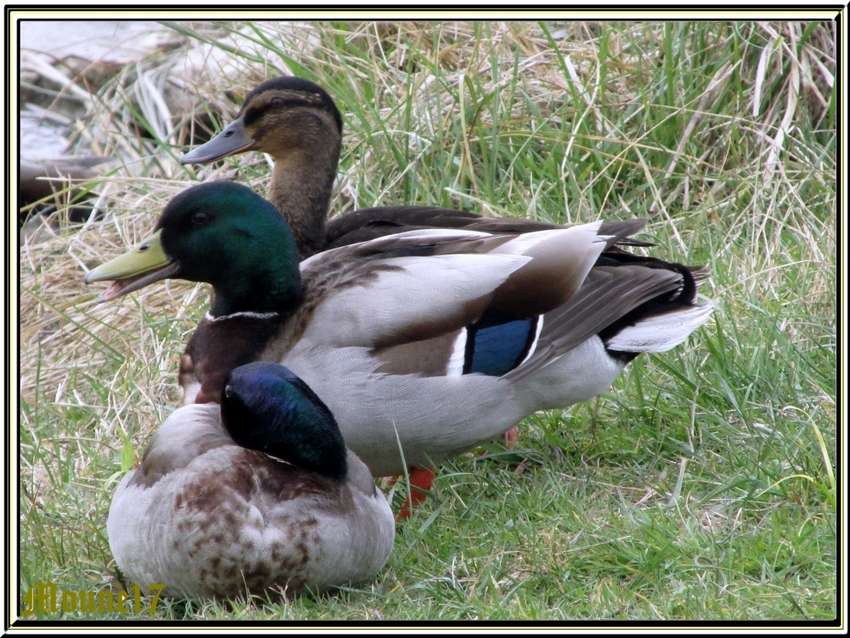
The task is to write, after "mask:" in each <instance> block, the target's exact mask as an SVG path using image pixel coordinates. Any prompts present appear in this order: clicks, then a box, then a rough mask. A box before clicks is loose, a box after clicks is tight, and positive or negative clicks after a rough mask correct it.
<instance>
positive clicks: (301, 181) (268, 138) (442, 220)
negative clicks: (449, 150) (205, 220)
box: [181, 76, 559, 259]
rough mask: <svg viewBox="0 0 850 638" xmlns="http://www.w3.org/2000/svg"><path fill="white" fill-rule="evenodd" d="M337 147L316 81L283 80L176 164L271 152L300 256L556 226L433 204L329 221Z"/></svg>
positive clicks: (337, 134)
mask: <svg viewBox="0 0 850 638" xmlns="http://www.w3.org/2000/svg"><path fill="white" fill-rule="evenodd" d="M341 144H342V115H340V112H339V109H338V108H337V106H336V104H335V103H334V101H333V99H331V96H330V95H328V93H327V92H326V91H325V90H324V89H322V88H321V87H320V86H318V85H317V84H314V83H313V82H310V81H308V80H304V79H301V78H297V77H289V76H287V77H279V78H274V79H272V80H268V81H266V82H263V83H262V84H260V85H259V86H258V87H256V88H255V89H254V90H253V91H251V92H250V93H249V94H248V96H247V97H246V98H245V102H244V104H243V105H242V109H241V111H240V112H239V117H237V118H236V120H234V121H233V122H231V123H230V124H229V125H228V126H227V127H226V128H225V129H224V130H223V131H222V132H221V133H220V134H219V135H218V136H216V137H215V138H213V139H212V140H210V141H209V142H207V143H206V144H204V145H202V146H199V147H198V148H196V149H195V150H193V151H192V152H190V153H188V154H186V155H185V156H184V157H183V159H182V160H181V161H182V163H183V164H208V163H209V162H213V161H215V160H218V159H221V158H223V157H227V156H228V155H235V154H237V153H243V152H245V151H250V150H256V151H262V152H264V153H268V154H269V155H271V156H272V157H273V158H274V160H275V164H274V172H273V174H272V183H271V190H270V192H269V199H270V200H271V202H272V203H273V204H274V205H275V207H277V209H278V210H279V211H280V212H281V214H282V215H283V216H284V218H285V219H286V221H287V223H288V224H289V226H290V228H291V229H292V233H293V235H294V236H295V243H296V245H297V246H298V252H299V254H300V255H301V258H302V259H305V258H307V257H309V256H310V255H314V254H315V253H318V252H321V251H323V250H327V249H329V248H335V247H338V246H346V245H348V244H353V243H356V242H361V241H366V240H368V239H374V238H376V237H382V236H384V235H392V234H395V233H400V232H404V231H407V230H417V229H422V228H466V229H468V230H480V231H483V232H508V233H517V232H532V231H536V230H546V229H551V228H559V226H557V225H555V224H548V223H546V222H538V221H535V220H530V219H499V218H483V217H480V216H478V215H476V214H474V213H469V212H466V211H459V210H450V209H445V208H434V207H430V206H382V207H377V208H366V209H362V210H358V211H355V212H353V213H349V214H348V215H344V216H342V217H337V218H336V219H333V220H331V221H330V222H327V216H328V206H329V205H330V201H331V193H332V190H333V182H334V178H335V177H336V173H337V164H338V163H339V154H340V147H341ZM326 222H327V223H326Z"/></svg>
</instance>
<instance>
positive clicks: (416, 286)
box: [86, 182, 711, 476]
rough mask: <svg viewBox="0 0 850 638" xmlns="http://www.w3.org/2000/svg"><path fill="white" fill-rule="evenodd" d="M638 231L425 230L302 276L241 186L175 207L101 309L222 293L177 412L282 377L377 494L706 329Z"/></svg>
mask: <svg viewBox="0 0 850 638" xmlns="http://www.w3.org/2000/svg"><path fill="white" fill-rule="evenodd" d="M642 225H643V223H642V222H640V221H632V222H619V223H612V224H607V225H602V224H601V223H594V224H585V225H583V226H575V227H573V228H566V229H558V230H548V231H540V232H535V233H526V234H523V235H490V234H487V233H480V232H470V231H463V230H444V229H443V230H425V231H413V232H409V233H402V234H399V235H392V236H388V237H382V238H379V239H374V240H371V241H368V242H365V243H361V244H354V245H351V246H345V247H342V248H336V249H333V250H329V251H325V252H323V253H319V254H317V255H315V256H313V257H311V258H310V259H307V260H305V261H303V262H301V264H300V267H299V261H298V251H297V249H296V247H295V241H294V239H293V238H292V234H291V233H290V231H289V229H288V227H287V225H286V223H285V222H284V221H283V218H282V217H281V216H280V214H279V213H278V211H277V210H276V209H275V207H274V206H272V205H271V204H270V203H269V202H267V201H266V200H264V199H263V198H261V197H259V196H258V195H256V194H254V193H253V192H252V191H251V190H250V189H248V188H246V187H244V186H240V185H238V184H234V183H231V182H212V183H208V184H202V185H199V186H194V187H192V188H189V189H187V190H186V191H184V192H182V193H181V194H180V195H178V196H177V197H175V198H174V199H173V200H172V201H171V202H170V203H169V204H168V206H167V207H166V209H165V211H164V212H163V214H162V216H161V217H160V219H159V221H158V222H157V224H156V228H155V233H154V234H153V235H152V236H151V237H150V238H149V239H148V240H146V241H144V242H142V243H141V244H140V245H139V246H137V247H136V248H134V249H133V250H131V251H130V252H129V253H127V254H125V255H124V256H122V257H118V258H116V259H114V260H112V261H111V262H108V263H106V264H103V265H102V266H100V267H98V268H96V269H94V270H92V271H90V272H89V273H88V275H86V281H87V282H94V281H104V280H114V281H115V283H113V284H112V286H111V287H110V288H109V289H108V290H107V291H106V293H104V295H102V296H101V300H106V299H112V298H115V297H117V296H119V295H122V294H126V293H127V292H130V291H132V290H137V289H139V288H141V287H142V286H145V285H148V284H150V283H152V282H154V281H157V280H159V279H164V278H166V277H175V278H181V279H187V280H190V281H204V282H208V283H210V284H212V286H213V293H214V294H213V299H214V301H213V305H212V308H211V309H210V311H209V313H208V314H207V316H206V317H205V319H204V320H203V321H202V322H201V324H200V325H199V326H198V328H197V329H196V330H195V333H194V334H193V335H192V338H191V340H190V341H189V344H188V345H187V347H186V353H185V354H184V355H183V358H182V359H181V362H180V384H181V387H182V390H183V396H182V401H183V403H192V402H207V401H216V400H218V397H219V396H220V395H221V390H222V387H223V385H224V380H225V378H226V377H227V374H228V373H229V371H230V370H232V369H233V368H235V367H237V366H240V365H243V364H245V363H249V362H251V361H261V360H266V361H276V362H279V363H282V364H284V365H286V366H287V367H289V368H290V369H292V371H293V372H295V373H296V374H297V375H298V376H300V377H301V378H302V379H304V381H305V382H306V383H307V384H308V385H310V387H312V388H313V389H314V390H315V391H316V393H317V394H319V395H320V396H321V397H322V398H323V400H324V401H325V402H326V403H327V404H328V406H329V407H330V409H331V411H332V412H333V413H334V415H335V416H336V418H337V420H338V422H339V424H340V429H341V430H342V433H343V435H344V436H345V440H346V442H347V444H348V446H349V447H350V448H351V449H352V450H353V451H354V452H355V453H356V454H357V455H358V456H359V457H360V458H361V459H362V460H363V462H364V463H366V465H367V466H368V467H369V469H370V470H371V471H372V473H373V474H374V475H375V476H387V475H399V474H402V473H403V472H404V469H405V467H422V468H427V467H430V466H431V465H432V464H433V463H439V462H441V461H443V460H445V459H447V458H449V457H451V456H454V455H456V454H459V453H461V452H464V451H467V450H469V449H471V448H473V447H475V446H476V445H478V444H480V443H482V442H484V441H488V440H490V439H492V438H494V437H495V436H498V435H499V434H500V433H502V432H504V431H505V430H507V429H509V428H510V427H511V426H513V425H514V424H516V423H517V422H519V421H520V420H521V419H523V418H524V417H526V416H528V415H529V414H531V413H533V412H536V411H538V410H543V409H549V408H562V407H566V406H569V405H572V404H574V403H576V402H578V401H585V400H587V399H590V398H592V397H594V396H596V395H598V394H599V393H601V392H603V391H605V390H606V389H607V388H608V387H609V386H610V385H611V383H612V382H613V381H614V379H615V378H616V377H617V375H618V374H619V373H620V372H621V371H622V370H623V369H624V368H625V366H626V365H627V364H628V363H629V362H630V361H631V360H632V359H634V358H635V357H636V356H637V355H638V354H639V353H641V352H663V351H665V350H669V349H670V348H672V347H674V346H676V345H678V344H680V343H682V342H683V341H684V340H685V339H687V337H688V335H689V334H690V333H691V332H692V331H694V330H695V329H696V328H698V327H699V326H701V325H702V324H703V323H704V322H705V321H706V319H707V318H708V316H709V314H710V313H711V305H710V304H702V305H698V304H696V303H695V298H696V279H695V276H694V275H695V273H696V274H697V275H699V276H701V270H700V269H691V268H688V267H685V266H682V265H679V264H671V263H667V262H664V261H662V260H659V259H654V258H650V257H640V256H637V255H632V254H631V253H628V252H626V251H624V250H621V249H618V248H616V247H615V246H614V244H615V243H616V242H617V241H619V240H620V239H622V238H627V237H628V236H629V235H631V234H632V233H633V232H635V231H636V230H638V229H639V228H640V227H642Z"/></svg>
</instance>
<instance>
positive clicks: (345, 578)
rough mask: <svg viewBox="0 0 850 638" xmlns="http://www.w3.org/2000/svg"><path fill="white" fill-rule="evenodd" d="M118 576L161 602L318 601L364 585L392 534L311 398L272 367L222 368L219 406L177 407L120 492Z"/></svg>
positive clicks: (367, 477)
mask: <svg viewBox="0 0 850 638" xmlns="http://www.w3.org/2000/svg"><path fill="white" fill-rule="evenodd" d="M106 527H107V533H108V536H109V546H110V547H111V548H112V553H113V554H114V556H115V561H116V562H117V563H118V566H119V567H120V568H121V569H122V570H123V571H124V574H125V575H126V576H127V577H128V578H129V579H130V580H132V581H134V582H137V583H139V584H140V585H141V586H142V587H143V588H147V587H148V586H150V585H152V584H157V583H159V584H164V585H165V590H164V593H165V594H166V595H170V596H188V597H211V596H220V597H227V598H234V597H236V596H239V595H243V594H245V593H246V592H250V593H263V592H265V591H266V590H269V589H271V588H280V589H282V590H284V591H286V592H287V593H295V592H304V591H308V590H309V591H320V590H323V589H327V588H329V587H333V586H339V585H344V584H347V583H350V582H354V581H359V580H367V579H370V578H373V577H374V576H375V575H376V574H377V573H378V572H379V571H380V569H381V568H382V567H383V566H384V564H385V563H386V562H387V559H388V558H389V555H390V551H391V550H392V546H393V537H394V535H395V523H394V521H393V515H392V512H391V511H390V507H389V505H388V504H387V501H386V499H385V498H384V495H383V494H382V493H381V491H380V490H378V489H377V488H376V487H375V483H374V480H373V479H372V476H371V474H370V473H369V471H368V469H367V468H366V466H365V465H363V463H362V462H361V461H360V459H358V458H357V457H356V456H355V455H354V454H353V453H352V452H351V451H350V450H346V447H345V443H344V441H343V438H342V435H341V434H340V431H339V427H337V424H336V422H335V420H334V417H333V415H332V414H331V412H330V411H329V410H328V408H327V407H326V406H325V404H324V403H322V401H321V399H319V397H318V396H316V394H315V393H314V392H313V391H312V390H311V389H310V388H309V387H308V386H307V385H306V384H305V383H304V382H303V381H301V379H299V378H298V377H296V376H295V375H294V374H292V372H290V371H289V370H287V369H286V368H284V367H283V366H281V365H278V364H275V363H267V362H261V363H253V364H250V365H246V366H241V367H239V368H236V369H235V370H233V371H232V372H231V373H230V374H229V375H228V376H227V379H226V380H225V382H224V387H223V390H222V396H221V406H219V405H217V404H215V403H208V404H202V405H197V404H196V405H187V406H185V407H182V408H179V409H178V410H176V411H175V412H174V413H173V414H172V415H171V416H169V417H168V418H167V419H166V420H165V421H164V422H163V424H162V425H161V426H160V427H159V429H158V430H157V431H156V433H155V434H154V436H153V438H152V439H151V441H150V443H149V444H148V447H147V449H146V450H145V454H144V457H143V458H142V463H141V465H139V467H137V468H136V469H135V470H133V471H132V472H130V473H129V474H127V475H126V476H125V477H124V479H123V480H122V481H121V483H120V485H119V486H118V489H117V490H116V491H115V495H114V497H113V499H112V506H111V507H110V509H109V519H108V521H107V524H106Z"/></svg>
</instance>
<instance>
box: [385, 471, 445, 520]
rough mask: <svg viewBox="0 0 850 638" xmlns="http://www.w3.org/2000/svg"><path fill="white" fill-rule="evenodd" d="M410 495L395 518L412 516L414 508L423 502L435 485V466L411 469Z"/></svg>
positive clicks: (400, 518)
mask: <svg viewBox="0 0 850 638" xmlns="http://www.w3.org/2000/svg"><path fill="white" fill-rule="evenodd" d="M408 476H409V477H410V488H411V489H410V496H409V497H407V498H405V499H404V502H403V503H402V504H401V509H399V511H398V514H396V516H395V518H396V520H397V521H399V520H402V519H405V518H410V514H411V513H412V511H413V508H414V507H416V506H417V505H419V504H420V503H422V502H423V501H424V500H425V499H426V498H427V496H428V493H429V492H430V491H431V486H432V485H434V477H435V476H436V475H435V468H424V467H414V468H413V469H412V470H410V474H409V475H408Z"/></svg>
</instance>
